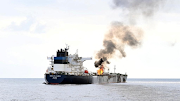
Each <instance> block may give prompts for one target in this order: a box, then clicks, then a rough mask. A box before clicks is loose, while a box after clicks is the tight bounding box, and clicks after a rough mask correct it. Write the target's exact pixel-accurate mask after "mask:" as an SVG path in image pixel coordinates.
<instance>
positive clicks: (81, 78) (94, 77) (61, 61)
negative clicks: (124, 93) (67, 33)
mask: <svg viewBox="0 0 180 101" xmlns="http://www.w3.org/2000/svg"><path fill="white" fill-rule="evenodd" d="M68 50H69V47H68V46H67V47H66V48H64V49H60V50H58V51H57V54H56V56H54V55H53V56H51V57H48V59H49V60H50V63H51V64H50V66H49V67H48V68H47V70H46V72H45V74H44V78H45V83H46V84H92V83H118V82H126V79H127V75H126V74H120V73H106V72H104V71H101V73H98V72H89V71H88V70H87V69H86V68H85V67H84V66H83V62H84V61H86V60H92V58H91V57H79V56H78V53H75V54H73V55H71V54H69V53H68ZM100 62H101V63H102V62H103V59H100ZM99 68H100V69H99V70H98V71H100V70H103V68H102V65H100V66H99Z"/></svg>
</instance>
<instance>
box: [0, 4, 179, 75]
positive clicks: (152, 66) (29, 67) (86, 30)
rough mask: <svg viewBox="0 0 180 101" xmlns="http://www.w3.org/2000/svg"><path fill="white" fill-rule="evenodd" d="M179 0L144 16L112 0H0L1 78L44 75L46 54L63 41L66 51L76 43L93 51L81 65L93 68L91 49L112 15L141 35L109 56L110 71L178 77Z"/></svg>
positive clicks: (98, 45)
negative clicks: (136, 43) (122, 54)
mask: <svg viewBox="0 0 180 101" xmlns="http://www.w3.org/2000/svg"><path fill="white" fill-rule="evenodd" d="M115 1H116V0H115ZM120 1H123V0H120ZM128 1H131V0H128ZM137 1H138V2H139V3H141V1H142V0H137ZM145 1H146V0H145ZM152 1H153V0H152ZM139 3H137V5H138V4H139ZM179 4H180V1H178V0H173V1H170V0H169V1H168V0H166V1H165V0H164V2H163V3H162V2H160V3H159V5H160V7H157V8H156V7H155V8H154V9H153V12H154V13H153V14H152V15H151V16H148V17H147V15H145V16H144V15H143V14H141V13H136V12H134V11H136V9H138V8H137V7H138V6H136V5H130V7H129V6H128V7H129V8H128V9H127V8H126V6H127V4H126V3H122V2H121V6H120V7H119V6H118V7H116V6H115V4H114V1H113V0H94V1H92V0H86V1H85V0H71V1H67V0H33V1H32V0H1V1H0V47H1V50H0V56H1V58H0V78H43V77H44V73H45V71H46V69H47V67H48V66H49V64H50V62H49V61H48V60H47V57H48V56H52V55H56V51H57V50H58V49H60V48H65V47H66V44H68V45H69V47H70V49H69V53H70V54H74V53H76V51H77V49H78V54H79V56H81V57H92V58H93V59H92V60H88V61H85V62H84V66H85V67H86V68H87V69H88V70H89V71H92V72H96V71H97V68H95V67H94V61H96V58H95V55H96V53H97V52H98V51H99V50H100V49H103V48H104V47H103V40H104V36H105V35H106V34H107V33H108V31H109V30H110V28H111V25H112V23H113V22H114V21H119V22H123V24H124V25H127V26H135V27H138V28H140V29H141V30H142V32H143V35H142V39H141V45H140V46H138V47H137V48H132V47H129V46H126V47H125V48H124V51H125V52H126V57H125V58H117V57H116V56H115V57H113V58H112V59H110V60H109V61H110V62H111V64H109V65H108V67H109V68H110V71H111V72H114V66H116V71H115V72H119V73H123V74H124V73H127V74H128V77H129V78H180V73H179V71H180V53H179V52H180V42H179V40H180V30H179V26H180V7H179ZM145 7H147V5H146V6H145ZM141 9H142V8H140V10H141ZM137 12H139V11H138V10H137ZM147 14H149V12H148V13H147Z"/></svg>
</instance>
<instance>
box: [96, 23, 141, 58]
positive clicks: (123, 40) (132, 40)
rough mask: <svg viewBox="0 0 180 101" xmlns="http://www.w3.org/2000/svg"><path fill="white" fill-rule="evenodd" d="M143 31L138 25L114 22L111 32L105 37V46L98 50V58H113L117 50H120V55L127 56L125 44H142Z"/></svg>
mask: <svg viewBox="0 0 180 101" xmlns="http://www.w3.org/2000/svg"><path fill="white" fill-rule="evenodd" d="M141 38H142V31H141V29H139V28H136V27H132V26H131V27H129V26H125V25H123V24H122V23H121V22H114V23H112V26H111V29H110V30H109V33H107V34H106V35H105V37H104V41H103V46H104V49H101V50H100V51H98V52H97V54H96V58H97V59H100V58H106V60H107V59H109V58H112V57H113V56H114V55H115V53H116V51H119V52H120V56H119V57H126V53H125V51H124V48H125V46H131V47H134V48H136V47H138V46H140V45H141Z"/></svg>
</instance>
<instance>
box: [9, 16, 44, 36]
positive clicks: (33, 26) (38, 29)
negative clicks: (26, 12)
mask: <svg viewBox="0 0 180 101" xmlns="http://www.w3.org/2000/svg"><path fill="white" fill-rule="evenodd" d="M26 18H27V19H26V20H24V21H22V22H21V23H20V25H18V24H17V23H15V22H12V23H11V24H10V25H9V26H8V27H7V28H5V30H10V31H26V32H33V33H45V27H46V26H45V25H43V24H41V23H39V22H38V21H37V20H35V18H33V17H32V16H28V17H26Z"/></svg>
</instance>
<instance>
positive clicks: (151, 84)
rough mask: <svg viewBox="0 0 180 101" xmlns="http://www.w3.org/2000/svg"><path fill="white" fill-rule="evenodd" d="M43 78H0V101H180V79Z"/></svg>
mask: <svg viewBox="0 0 180 101" xmlns="http://www.w3.org/2000/svg"><path fill="white" fill-rule="evenodd" d="M43 82H44V79H43V78H0V90H1V91H0V101H63V100H66V101H93V100H96V101H180V79H128V80H127V83H110V84H88V85H75V84H63V85H45V84H42V83H43Z"/></svg>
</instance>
